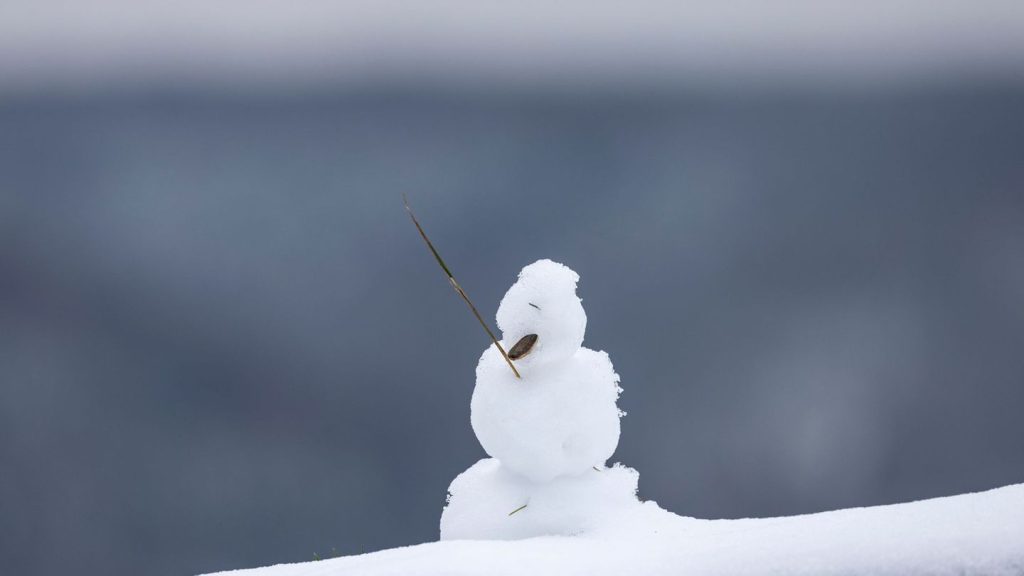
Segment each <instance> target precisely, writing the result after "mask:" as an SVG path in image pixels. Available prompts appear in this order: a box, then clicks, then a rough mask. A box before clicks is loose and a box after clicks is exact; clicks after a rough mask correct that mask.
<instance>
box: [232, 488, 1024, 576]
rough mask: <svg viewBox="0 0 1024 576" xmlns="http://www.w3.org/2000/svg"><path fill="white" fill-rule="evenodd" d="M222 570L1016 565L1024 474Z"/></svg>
mask: <svg viewBox="0 0 1024 576" xmlns="http://www.w3.org/2000/svg"><path fill="white" fill-rule="evenodd" d="M527 510H529V508H526V509H525V510H523V512H526V511H527ZM516 516H518V514H516V515H515V516H512V518H515V517H516ZM224 574H227V573H224ZM231 574H232V576H328V575H331V576H334V575H337V576H348V575H353V576H356V575H358V576H480V575H487V576H577V575H578V576H623V575H636V576H686V575H701V576H846V575H868V574H870V575H878V576H924V575H928V576H1021V575H1022V574H1024V484H1017V485H1014V486H1007V487H1005V488H999V489H996V490H990V491H988V492H982V493H978V494H965V495H961V496H953V497H949V498H937V499H934V500H925V501H922V502H914V503H911V504H897V505H892V506H878V507H874V508H854V509H850V510H839V511H835V512H823V513H820V514H810V515H806V516H792V517H788V518H765V519H755V520H696V519H693V518H684V517H680V516H676V515H674V514H671V513H669V512H666V511H664V510H662V509H660V508H658V507H657V505H655V504H654V503H653V502H645V503H644V504H642V505H639V506H636V507H629V508H628V509H619V510H617V511H612V512H610V513H608V514H604V515H602V517H601V518H599V519H598V522H597V524H596V525H595V526H594V528H593V530H591V531H589V532H588V533H587V534H586V535H583V536H575V537H564V536H542V537H538V538H530V539H527V540H519V541H514V542H509V541H500V540H453V541H446V542H432V543H428V544H420V545H419V546H409V547H405V548H394V549H391V550H383V551H380V552H374V553H371V554H363V555H361V556H349V557H345V558H335V559H332V560H322V561H319V562H307V563H304V564H291V565H279V566H272V567H268V568H258V569H254V570H245V571H239V572H232V573H231Z"/></svg>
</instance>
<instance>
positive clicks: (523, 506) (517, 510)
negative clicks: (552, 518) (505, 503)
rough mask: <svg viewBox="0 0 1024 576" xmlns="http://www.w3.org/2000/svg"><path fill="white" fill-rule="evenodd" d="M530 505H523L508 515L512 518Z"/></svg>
mask: <svg viewBox="0 0 1024 576" xmlns="http://www.w3.org/2000/svg"><path fill="white" fill-rule="evenodd" d="M528 505H529V504H523V505H522V506H520V507H519V508H516V509H515V510H513V511H511V512H509V513H508V515H509V516H511V515H513V514H515V513H516V512H519V511H520V510H522V509H523V508H526V507H527V506H528Z"/></svg>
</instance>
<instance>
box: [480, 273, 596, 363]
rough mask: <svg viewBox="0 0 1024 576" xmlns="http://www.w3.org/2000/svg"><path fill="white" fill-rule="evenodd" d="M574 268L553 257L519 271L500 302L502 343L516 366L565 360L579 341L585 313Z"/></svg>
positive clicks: (581, 339) (585, 317) (578, 346)
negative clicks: (554, 260)
mask: <svg viewBox="0 0 1024 576" xmlns="http://www.w3.org/2000/svg"><path fill="white" fill-rule="evenodd" d="M579 279H580V277H579V275H578V274H576V273H575V272H573V271H572V270H570V269H569V268H568V267H567V266H565V265H563V264H559V263H557V262H552V261H551V260H538V261H536V262H534V263H533V264H530V265H529V266H527V267H526V268H523V270H522V271H521V272H520V273H519V280H518V281H517V282H516V283H515V284H513V285H512V287H511V288H509V289H508V292H506V293H505V297H504V298H502V300H501V305H499V306H498V315H497V320H498V328H500V329H501V332H502V345H503V346H504V347H505V349H506V350H507V351H508V354H509V357H510V358H512V359H513V361H514V362H515V364H516V367H517V368H520V371H521V372H523V371H524V370H525V371H526V372H529V371H531V370H532V369H533V368H535V367H539V366H548V365H552V364H557V363H559V362H563V361H565V360H568V359H569V358H571V357H572V355H573V354H575V353H576V351H577V350H579V348H580V346H581V345H582V344H583V333H584V332H585V331H586V328H587V314H586V313H585V312H584V311H583V304H581V303H580V299H579V297H578V296H576V282H577V281H579Z"/></svg>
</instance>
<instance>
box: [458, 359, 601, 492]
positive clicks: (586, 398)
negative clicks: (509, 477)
mask: <svg viewBox="0 0 1024 576" xmlns="http://www.w3.org/2000/svg"><path fill="white" fill-rule="evenodd" d="M476 374H477V384H476V389H475V390H474V391H473V401H472V404H471V408H472V417H471V419H472V424H473V430H474V431H475V432H476V436H477V438H478V439H479V440H480V444H481V445H482V446H483V447H484V450H485V451H487V453H488V454H490V455H491V456H493V457H495V458H497V459H498V460H500V461H501V463H502V464H503V465H504V466H506V467H507V468H508V469H509V470H511V471H513V472H516V473H518V474H520V475H522V476H525V477H526V478H529V479H530V480H532V481H533V482H548V481H550V480H552V479H554V478H556V477H558V476H566V475H569V476H574V475H578V474H581V473H583V472H586V471H588V470H591V469H592V468H594V467H598V468H600V467H603V466H604V463H605V461H607V460H608V458H610V457H611V455H612V453H613V452H614V451H615V447H616V445H618V443H619V409H618V408H617V407H616V405H615V399H616V397H617V396H618V384H617V380H618V377H617V376H616V374H615V371H614V370H613V369H612V363H611V361H610V360H609V359H608V355H607V354H605V353H604V352H595V351H593V350H590V349H587V348H580V349H579V350H577V351H576V353H575V354H573V356H572V357H570V358H569V359H567V360H565V361H564V362H562V363H560V364H559V365H557V366H551V367H549V368H548V369H547V370H545V371H544V373H543V374H533V373H529V372H526V373H524V374H523V377H522V378H521V379H519V378H516V377H515V375H513V374H512V371H511V370H509V368H508V365H507V364H505V360H504V359H503V358H502V357H501V354H500V353H499V352H498V350H497V349H496V348H495V347H494V346H492V347H491V348H489V349H488V350H487V351H485V352H484V354H483V356H482V357H481V358H480V364H479V365H478V366H477V372H476Z"/></svg>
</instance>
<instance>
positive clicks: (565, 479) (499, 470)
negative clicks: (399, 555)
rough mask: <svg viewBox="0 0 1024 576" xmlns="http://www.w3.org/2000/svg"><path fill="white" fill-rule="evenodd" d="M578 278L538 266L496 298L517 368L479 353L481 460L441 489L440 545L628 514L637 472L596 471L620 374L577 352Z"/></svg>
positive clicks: (606, 444) (607, 446)
mask: <svg viewBox="0 0 1024 576" xmlns="http://www.w3.org/2000/svg"><path fill="white" fill-rule="evenodd" d="M578 281H579V276H578V275H577V274H576V273H575V272H573V271H572V270H570V269H569V268H567V267H566V266H563V265H562V264H558V263H555V262H552V261H550V260H539V261H537V262H534V263H533V264H530V265H529V266H527V267H526V268H523V270H522V272H520V273H519V279H518V281H516V283H515V284H513V285H512V287H511V288H510V289H509V291H508V292H507V293H506V294H505V297H504V298H503V299H502V301H501V305H500V306H499V307H498V317H497V320H498V327H499V328H500V329H501V332H502V340H501V346H502V348H503V349H505V350H507V351H508V357H509V358H510V360H511V361H512V362H514V365H515V367H516V372H513V371H512V370H510V369H509V365H508V363H506V361H505V358H504V357H503V356H502V354H501V351H500V350H499V349H498V348H497V347H496V346H494V345H492V346H490V347H489V348H488V349H487V350H485V351H484V353H483V355H482V356H481V357H480V363H479V364H478V365H477V368H476V388H475V389H474V390H473V400H472V403H471V409H472V414H471V421H472V424H473V431H474V432H475V433H476V436H477V438H478V439H479V440H480V444H481V445H482V446H483V448H484V450H485V451H486V452H487V453H488V454H489V455H490V456H491V458H485V459H483V460H481V461H479V462H477V463H476V464H474V465H473V466H471V467H470V468H469V469H468V470H466V471H465V472H463V473H462V474H460V475H459V476H458V477H457V478H455V480H454V481H453V482H452V483H451V486H450V487H449V488H448V504H447V506H445V509H444V512H443V513H442V514H441V525H440V528H441V539H442V540H455V539H501V540H509V539H519V538H530V537H533V536H542V535H562V536H570V535H575V534H581V533H585V532H593V531H594V530H598V529H599V528H600V527H601V526H608V525H617V524H619V523H621V522H620V521H621V520H622V519H623V518H626V517H627V516H628V515H629V514H631V513H634V512H635V511H636V510H638V509H639V508H638V507H639V506H640V503H639V501H638V500H637V497H636V491H637V479H638V475H637V473H636V471H635V470H632V469H629V468H626V467H624V466H621V465H615V466H613V467H611V468H608V467H605V462H606V461H607V460H608V458H609V457H611V455H612V452H614V451H615V447H616V445H617V444H618V442H619V416H620V415H621V412H619V409H618V407H617V406H616V404H615V403H616V400H617V399H618V397H619V392H620V391H621V390H620V388H619V376H618V375H617V374H616V373H615V370H614V369H613V368H612V363H611V361H610V360H609V359H608V355H607V354H605V353H604V352H595V351H593V350H590V349H587V348H584V347H583V334H584V332H585V330H586V327H587V315H586V314H585V313H584V311H583V305H582V304H581V303H580V299H579V297H578V296H576V282H578ZM517 373H518V376H517ZM631 511H632V512H631ZM610 518H612V519H613V520H611V521H609V519H610Z"/></svg>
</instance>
